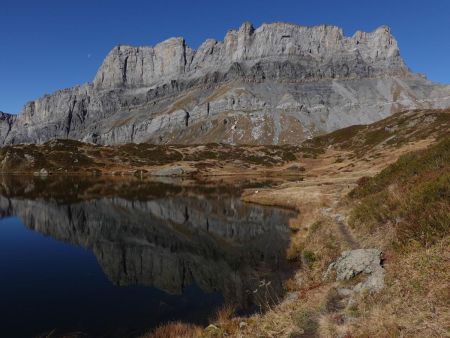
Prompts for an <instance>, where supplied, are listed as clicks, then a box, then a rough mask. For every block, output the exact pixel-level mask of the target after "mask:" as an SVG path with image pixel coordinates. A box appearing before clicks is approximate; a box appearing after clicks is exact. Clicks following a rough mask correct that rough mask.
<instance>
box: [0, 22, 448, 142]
mask: <svg viewBox="0 0 450 338" xmlns="http://www.w3.org/2000/svg"><path fill="white" fill-rule="evenodd" d="M449 106H450V86H448V85H442V84H436V83H433V82H431V81H429V80H427V79H426V78H425V77H424V76H423V75H420V74H415V73H413V72H412V71H411V70H410V69H409V68H408V67H407V65H406V64H405V62H404V61H403V59H402V57H401V56H400V52H399V48H398V45H397V41H396V40H395V38H394V37H393V35H392V34H391V31H390V29H389V28H388V27H386V26H382V27H380V28H378V29H376V30H375V31H373V32H370V33H366V32H361V31H358V32H356V33H355V34H354V35H353V36H351V37H347V36H345V35H344V34H343V31H342V29H341V28H339V27H336V26H329V25H321V26H313V27H306V26H299V25H295V24H288V23H271V24H263V25H261V26H260V27H259V28H256V29H255V28H254V27H253V26H252V25H251V24H250V23H244V24H243V25H242V26H241V27H240V28H239V29H238V30H230V31H228V33H227V34H226V36H225V38H224V40H223V41H216V40H213V39H208V40H206V41H205V42H204V43H203V44H201V46H200V47H199V48H198V49H197V50H194V49H192V48H190V47H189V46H188V45H187V44H186V42H185V40H184V39H183V38H171V39H168V40H166V41H163V42H161V43H159V44H157V45H156V46H154V47H150V46H143V47H133V46H125V45H120V46H117V47H115V48H113V49H112V50H111V52H110V53H109V54H108V55H107V56H106V58H105V60H104V62H103V64H102V65H101V66H100V68H99V70H98V72H97V74H96V75H95V77H94V79H93V81H92V82H89V83H86V84H83V85H80V86H76V87H73V88H69V89H64V90H60V91H57V92H55V93H53V94H50V95H45V96H44V97H42V98H39V99H37V100H34V101H30V102H28V103H27V104H26V105H25V106H24V108H23V110H22V112H20V113H19V114H17V115H12V114H7V113H1V112H0V145H7V144H17V143H43V142H46V141H49V140H52V139H55V138H58V139H73V140H80V141H84V142H91V143H96V144H105V145H114V144H124V143H143V142H149V143H154V144H201V143H213V142H217V143H229V144H299V143H301V142H302V141H304V140H305V139H310V138H312V137H313V136H316V135H318V134H322V133H326V132H331V131H334V130H337V129H341V128H344V127H347V126H350V125H356V124H368V123H372V122H375V121H378V120H381V119H383V118H386V117H387V116H390V115H392V114H394V113H396V112H399V111H403V110H410V109H419V108H420V109H428V108H433V109H434V108H446V107H449Z"/></svg>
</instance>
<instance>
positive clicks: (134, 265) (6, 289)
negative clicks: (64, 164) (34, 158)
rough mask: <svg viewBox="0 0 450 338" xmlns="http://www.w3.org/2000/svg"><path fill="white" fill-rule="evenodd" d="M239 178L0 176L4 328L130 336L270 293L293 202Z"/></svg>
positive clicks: (282, 263) (285, 270)
mask: <svg viewBox="0 0 450 338" xmlns="http://www.w3.org/2000/svg"><path fill="white" fill-rule="evenodd" d="M258 184H263V185H264V184H267V182H263V183H255V182H253V181H247V182H238V183H236V182H231V183H225V182H210V183H206V182H202V183H197V182H191V181H180V182H172V181H170V182H169V181H163V182H150V181H142V180H137V179H136V180H129V179H128V180H125V179H119V178H116V179H100V178H83V179H82V178H79V177H65V178H63V177H59V178H58V177H48V178H34V177H18V176H12V177H11V176H0V271H1V273H0V300H1V301H0V324H1V325H0V330H1V331H0V335H1V336H4V337H32V336H36V335H43V334H46V333H49V332H51V331H52V330H55V333H56V334H58V333H60V334H63V333H72V332H82V333H83V334H85V335H87V336H93V337H134V336H138V335H139V334H142V333H143V332H146V331H148V330H151V329H152V328H154V327H156V326H158V325H161V324H163V323H166V322H169V321H174V320H180V321H186V322H191V323H198V324H206V323H207V322H208V319H210V318H211V317H212V315H213V314H214V313H215V311H217V309H218V308H220V307H221V306H223V305H224V304H225V303H230V304H234V305H235V306H236V307H237V308H238V309H239V311H240V312H242V313H250V312H252V311H256V310H259V309H260V308H263V307H264V306H265V305H266V304H267V303H271V302H276V300H277V299H278V298H279V297H281V295H282V283H283V281H284V280H285V279H286V278H288V277H290V274H291V272H292V266H291V265H290V264H289V263H288V262H287V261H286V259H285V255H286V249H287V246H288V244H289V236H290V232H289V228H288V219H289V218H290V217H293V216H294V214H293V213H292V212H289V211H286V210H281V209H276V208H267V207H261V206H257V205H252V204H246V203H243V202H241V201H240V199H239V194H240V190H241V188H242V187H245V186H248V185H253V186H255V185H258Z"/></svg>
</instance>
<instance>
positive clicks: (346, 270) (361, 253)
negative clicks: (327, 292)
mask: <svg viewBox="0 0 450 338" xmlns="http://www.w3.org/2000/svg"><path fill="white" fill-rule="evenodd" d="M381 254H382V252H381V251H380V250H378V249H356V250H350V251H344V252H343V253H342V254H341V257H339V259H338V260H337V261H336V262H334V263H332V264H330V266H329V267H328V270H327V273H326V274H327V275H329V274H330V272H331V271H332V270H335V271H336V280H338V281H343V280H349V279H351V278H353V277H355V276H357V275H359V274H361V273H364V274H367V275H368V276H367V278H366V279H365V280H364V281H363V282H361V283H358V284H357V285H356V286H355V287H354V288H353V291H361V290H369V291H379V290H381V289H382V288H383V287H384V269H383V267H382V266H381Z"/></svg>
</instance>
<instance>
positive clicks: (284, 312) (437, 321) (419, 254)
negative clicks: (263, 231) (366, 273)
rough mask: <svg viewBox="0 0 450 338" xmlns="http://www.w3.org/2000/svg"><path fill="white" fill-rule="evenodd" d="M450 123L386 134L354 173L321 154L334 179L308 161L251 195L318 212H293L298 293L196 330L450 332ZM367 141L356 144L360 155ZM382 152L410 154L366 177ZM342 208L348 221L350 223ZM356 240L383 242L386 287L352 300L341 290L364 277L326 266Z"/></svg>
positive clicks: (292, 290)
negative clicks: (288, 178) (301, 177)
mask: <svg viewBox="0 0 450 338" xmlns="http://www.w3.org/2000/svg"><path fill="white" fill-rule="evenodd" d="M422 118H423V119H425V120H426V121H428V122H429V124H428V126H430V125H431V126H432V129H433V130H437V129H439V128H438V126H437V125H435V124H433V121H435V120H434V119H431V118H430V117H427V116H426V114H425V115H422ZM441 118H442V119H444V118H443V117H441ZM421 121H424V120H421ZM430 121H431V122H430ZM404 123H407V124H408V125H409V123H408V122H407V121H406V122H404ZM448 127H449V126H448V125H445V128H447V129H446V130H447V133H445V130H444V129H439V131H438V132H437V133H436V134H434V136H435V137H437V139H438V140H439V139H440V142H438V143H433V141H431V142H429V143H426V142H425V143H424V142H423V141H424V140H423V139H420V138H418V139H416V140H415V141H411V140H409V141H407V142H405V143H401V144H399V145H397V146H395V147H394V146H392V147H391V146H386V142H385V140H381V141H380V143H378V144H377V145H375V146H373V147H372V148H371V149H369V150H368V151H367V153H365V154H364V157H365V158H366V159H367V158H368V159H369V161H366V160H365V159H364V158H363V159H362V160H360V161H359V162H358V161H357V160H356V159H355V168H354V170H355V172H354V173H350V172H347V173H346V172H342V171H341V172H339V173H337V174H330V173H329V171H333V170H335V169H336V167H338V166H339V165H340V163H339V162H340V161H336V160H335V159H336V158H337V157H341V156H342V152H341V153H339V152H334V153H333V152H331V154H334V155H333V156H334V159H333V158H330V159H329V160H327V161H323V160H320V158H319V159H318V160H317V162H315V165H316V166H317V165H321V166H322V167H321V168H320V169H316V170H317V171H316V172H318V173H320V174H324V175H325V177H326V178H317V177H309V178H308V175H307V174H308V170H311V168H308V166H306V168H307V169H306V179H305V181H303V182H300V183H297V184H294V183H289V184H286V185H283V186H281V187H279V188H271V189H263V190H261V189H259V190H258V193H256V191H254V190H253V191H252V192H248V193H247V194H245V195H244V197H243V198H244V200H247V201H253V202H259V203H263V204H274V205H287V206H289V207H296V208H298V209H299V210H300V211H302V210H303V208H305V210H307V211H308V212H306V213H300V215H299V216H298V218H297V219H295V220H292V222H291V223H292V224H291V226H292V228H293V230H294V235H293V236H292V240H291V246H290V248H289V249H288V252H287V255H288V257H289V258H290V259H293V260H300V261H301V262H302V269H301V270H300V271H298V273H297V274H296V275H295V277H294V278H292V279H291V280H289V281H287V282H286V288H287V290H288V293H287V296H286V298H285V299H284V301H283V302H281V303H280V304H278V305H276V306H273V307H271V308H270V310H269V311H267V312H266V313H263V314H256V315H254V316H251V317H249V318H237V317H232V316H229V318H228V317H226V316H225V317H224V318H222V319H220V320H215V321H213V322H214V325H213V326H209V327H208V328H207V329H202V330H201V331H196V334H198V337H289V338H294V337H296V338H301V337H347V338H350V337H367V338H369V337H448V336H450V312H449V306H450V288H449V284H448V281H449V280H450V264H449V262H450V252H449V249H448V248H449V247H450V236H449V231H450V138H449V137H448V136H447V137H445V135H448V130H449V129H448ZM383 128H384V127H383ZM425 128H428V127H427V125H426V126H425ZM429 131H430V130H429ZM403 132H404V131H403ZM411 132H412V131H411ZM419 132H420V131H418V132H417V133H419ZM430 133H431V131H430ZM432 134H433V133H431V134H430V135H432ZM358 135H360V136H362V134H358ZM413 135H415V133H413ZM424 135H426V133H425V134H424ZM360 136H358V137H356V138H355V137H354V136H352V140H353V141H355V140H360ZM428 140H430V138H428ZM431 140H432V139H431ZM344 141H345V140H344V139H342V140H341V142H344ZM353 141H352V142H353ZM427 142H428V141H427ZM430 143H431V144H432V145H431V146H429V147H428V148H427V149H423V146H424V144H425V145H426V144H430ZM351 144H353V146H354V145H355V143H351ZM414 145H417V147H416V148H417V149H419V150H416V151H415V152H412V153H409V154H405V152H404V151H403V150H402V149H411V148H414ZM338 147H339V145H338ZM359 149H360V148H359V146H357V147H356V148H354V150H355V153H354V154H355V155H356V156H358V154H357V153H359ZM346 150H348V149H346ZM375 152H377V153H378V152H379V153H380V155H379V156H377V158H378V157H382V156H386V154H391V157H392V153H395V154H398V155H402V154H403V155H402V156H400V157H399V158H398V159H397V160H396V161H394V162H393V163H392V161H391V163H392V164H390V165H388V166H386V165H387V164H385V169H384V170H382V171H381V172H379V173H378V174H376V175H375V176H373V177H364V178H360V179H359V180H358V181H357V182H356V179H357V178H358V177H360V176H358V175H360V173H361V172H364V170H365V169H363V170H361V169H359V168H358V167H359V166H361V168H368V167H370V165H371V163H372V162H374V161H375V162H376V163H378V162H380V161H378V160H376V159H374V158H373V157H372V156H373V154H374V153H375ZM327 153H329V152H327ZM327 156H328V155H327ZM370 158H372V160H370ZM371 161H372V162H371ZM330 163H331V164H330ZM380 166H381V165H380V164H379V163H378V164H377V168H379V167H380ZM312 170H314V167H312ZM327 175H328V176H327ZM336 175H337V176H336ZM349 187H350V188H351V189H349ZM302 191H303V192H304V193H301V192H302ZM348 191H351V192H350V193H349V194H347V192H348ZM344 195H345V196H344ZM308 196H309V197H310V198H308ZM337 216H341V219H342V218H343V219H344V223H345V222H346V221H348V226H347V225H346V224H344V227H345V229H343V227H342V224H341V223H342V222H339V221H337V219H338V218H337ZM355 247H361V248H379V249H381V250H383V252H384V268H385V287H384V289H383V290H381V291H380V292H378V293H367V292H363V293H359V294H357V295H356V296H355V298H354V299H353V301H352V302H348V301H344V300H343V298H342V296H340V295H339V293H338V292H337V289H338V288H341V287H349V286H351V285H355V284H356V283H358V281H359V279H358V277H356V278H354V279H351V280H349V281H345V282H335V281H333V280H329V279H328V280H325V279H324V275H323V273H324V271H325V270H326V268H327V266H328V265H329V263H330V262H332V261H334V260H335V259H336V258H337V257H338V256H339V255H340V253H341V252H342V251H343V250H347V249H350V248H355ZM227 318H228V319H227Z"/></svg>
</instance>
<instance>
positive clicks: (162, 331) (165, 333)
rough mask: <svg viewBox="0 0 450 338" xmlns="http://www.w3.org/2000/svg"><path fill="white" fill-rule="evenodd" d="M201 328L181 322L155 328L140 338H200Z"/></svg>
mask: <svg viewBox="0 0 450 338" xmlns="http://www.w3.org/2000/svg"><path fill="white" fill-rule="evenodd" d="M202 333H203V328H201V327H199V326H196V325H192V324H187V323H181V322H173V323H168V324H165V325H162V326H160V327H158V328H156V329H155V330H154V331H153V332H151V333H149V334H146V335H144V336H142V338H197V337H201V336H202Z"/></svg>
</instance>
